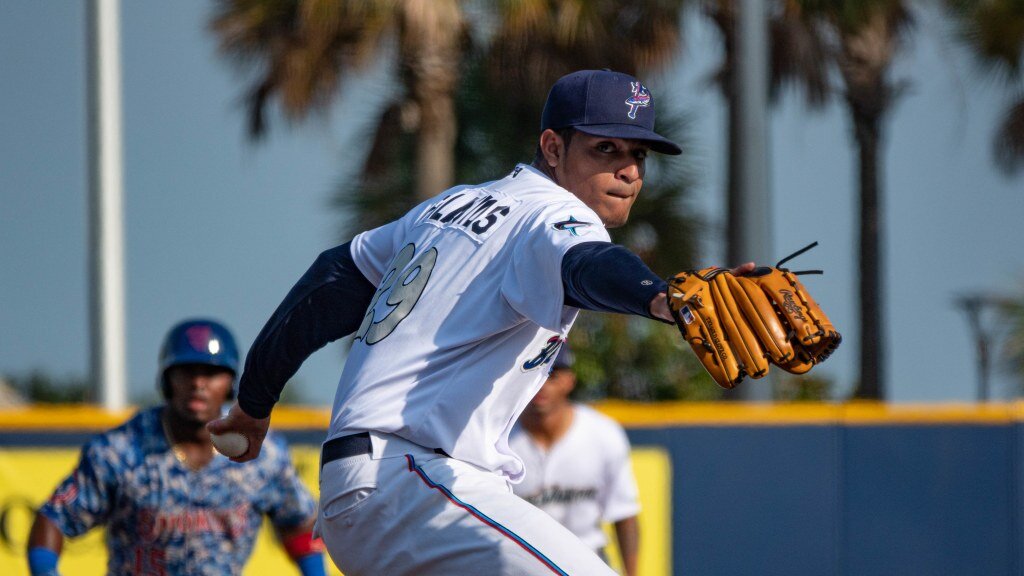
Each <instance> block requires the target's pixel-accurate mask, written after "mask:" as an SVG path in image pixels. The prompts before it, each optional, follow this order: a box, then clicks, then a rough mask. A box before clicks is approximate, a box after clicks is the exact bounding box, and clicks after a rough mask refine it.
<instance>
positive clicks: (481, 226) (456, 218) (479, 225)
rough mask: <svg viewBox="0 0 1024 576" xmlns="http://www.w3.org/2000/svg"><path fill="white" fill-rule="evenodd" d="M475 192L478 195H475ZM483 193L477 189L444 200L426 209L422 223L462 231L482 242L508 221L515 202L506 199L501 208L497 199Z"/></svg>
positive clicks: (452, 195) (446, 197)
mask: <svg viewBox="0 0 1024 576" xmlns="http://www.w3.org/2000/svg"><path fill="white" fill-rule="evenodd" d="M473 192H477V193H478V194H476V195H474V194H473ZM480 193H481V190H479V189H475V190H470V191H465V192H458V193H455V194H451V195H449V196H445V197H444V198H442V199H441V200H440V201H439V202H438V203H437V204H434V205H433V206H431V207H430V208H428V209H427V212H426V213H425V214H424V216H423V220H422V221H423V222H429V223H431V224H435V225H437V226H440V227H442V228H445V227H457V228H461V229H462V230H464V231H466V232H469V233H470V235H471V236H474V237H476V238H477V240H479V241H483V240H484V239H485V238H486V237H487V236H488V232H490V231H492V230H493V229H495V228H497V227H498V226H499V225H500V224H499V222H503V221H504V220H505V219H506V217H507V216H508V215H509V212H511V211H512V207H513V204H514V203H516V202H515V201H514V200H513V199H511V198H503V199H502V200H504V202H502V203H501V204H499V203H498V198H495V197H494V196H493V195H491V194H487V195H479V194H480Z"/></svg>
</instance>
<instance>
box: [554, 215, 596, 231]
mask: <svg viewBox="0 0 1024 576" xmlns="http://www.w3.org/2000/svg"><path fill="white" fill-rule="evenodd" d="M588 226H593V224H592V223H591V222H583V221H581V220H577V219H576V217H575V216H572V215H570V216H569V219H568V220H562V221H561V222H555V223H554V224H553V225H552V226H551V227H552V228H554V229H555V230H562V231H568V232H569V234H572V235H573V236H579V235H580V229H583V228H587V227H588Z"/></svg>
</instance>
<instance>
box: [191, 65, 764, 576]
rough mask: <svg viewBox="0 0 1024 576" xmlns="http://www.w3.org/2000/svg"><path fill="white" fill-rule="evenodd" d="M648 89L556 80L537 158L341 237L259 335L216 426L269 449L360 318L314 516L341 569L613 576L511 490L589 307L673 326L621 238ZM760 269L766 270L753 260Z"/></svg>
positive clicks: (590, 74) (640, 157) (641, 169)
mask: <svg viewBox="0 0 1024 576" xmlns="http://www.w3.org/2000/svg"><path fill="white" fill-rule="evenodd" d="M653 128H654V100H653V98H652V97H651V94H650V92H649V91H648V90H647V88H646V87H644V86H643V84H641V83H640V81H639V80H637V79H636V78H633V77H632V76H629V75H626V74H620V73H616V72H610V71H595V70H586V71H580V72H576V73H573V74H569V75H567V76H565V77H563V78H561V79H559V80H558V82H556V83H555V85H554V86H553V87H552V89H551V92H550V93H549V95H548V99H547V102H546V103H545V108H544V114H543V117H542V119H541V133H540V137H539V141H538V150H537V153H536V158H535V160H534V162H533V164H531V165H526V164H520V165H518V166H516V167H515V168H514V169H513V170H512V171H511V172H510V173H509V174H508V175H507V176H505V177H504V178H501V179H499V180H496V181H494V182H488V183H486V184H481V185H477V186H458V187H456V188H453V189H450V190H448V191H446V192H444V193H442V194H441V195H440V196H438V197H437V198H434V199H432V200H429V201H427V202H424V203H423V204H421V205H419V206H417V207H415V208H413V209H412V210H411V211H409V213H407V214H406V215H405V216H403V217H402V218H400V219H398V220H395V221H393V222H391V223H389V224H386V225H384V226H382V227H380V228H376V229H374V230H370V231H367V232H363V233H362V234H359V235H357V236H356V237H355V238H353V240H352V241H351V242H350V243H347V244H343V245H341V246H338V247H337V248H333V249H331V250H327V251H325V252H324V253H322V254H321V255H320V257H319V258H317V260H316V261H315V262H314V263H313V265H312V267H310V269H309V270H308V271H307V272H306V274H305V275H304V276H303V277H302V278H301V279H300V280H299V282H298V283H297V284H296V285H295V287H294V288H293V289H292V291H291V292H290V293H289V294H288V295H287V296H286V298H285V300H284V302H282V304H281V305H280V306H279V307H278V309H277V310H276V311H275V312H274V314H273V316H271V318H270V320H269V321H268V322H267V324H266V325H265V326H264V328H263V331H261V333H260V335H259V336H258V337H257V339H256V341H255V342H254V343H253V346H252V348H251V349H250V351H249V355H248V356H247V358H246V366H245V371H244V373H243V374H242V378H241V383H240V392H239V398H238V402H237V404H235V406H233V407H232V408H231V410H230V411H229V413H228V415H227V417H225V418H224V419H221V420H218V421H215V422H211V423H210V425H209V428H210V430H211V432H214V433H217V434H223V433H226V432H229V431H234V432H239V433H241V434H243V435H245V436H247V437H248V439H249V450H248V452H246V453H245V454H243V455H242V456H240V457H238V458H236V459H235V460H237V461H245V460H248V459H251V458H255V457H256V456H257V455H258V454H259V453H260V446H261V444H262V442H263V438H264V435H265V434H266V432H267V429H268V428H269V425H270V414H271V411H272V409H273V406H274V404H275V403H276V402H277V400H278V398H279V397H280V393H281V390H282V388H283V387H284V385H285V383H286V382H287V381H288V379H289V378H290V377H291V376H292V375H293V374H294V373H295V371H297V370H298V368H299V366H300V365H301V364H302V362H303V361H304V360H305V359H306V358H307V357H308V356H309V355H310V354H312V353H313V352H314V351H316V350H317V349H319V348H320V347H322V346H324V345H325V344H326V343H327V342H330V341H332V340H336V339H338V338H341V337H343V336H345V335H347V334H351V333H353V332H355V342H354V344H353V346H352V349H351V350H350V352H349V356H348V359H347V360H346V362H345V369H344V371H343V373H342V376H341V381H340V382H339V384H338V390H337V393H336V396H335V401H334V409H333V413H332V417H331V426H330V430H329V431H328V440H327V442H325V443H324V446H323V449H322V456H321V472H320V497H321V501H320V512H319V516H318V526H319V529H320V531H321V533H322V534H323V538H324V543H325V545H326V546H327V549H328V551H329V552H330V554H331V557H332V558H333V559H334V561H335V563H336V564H338V567H339V568H341V569H342V571H343V572H345V574H346V575H347V576H359V575H363V574H366V575H371V574H372V575H377V574H388V575H389V576H399V575H403V574H409V575H413V574H415V575H427V574H460V573H461V574H495V575H501V574H517V575H522V574H552V573H554V574H586V575H587V576H591V575H601V574H613V572H612V571H611V570H610V569H609V568H608V566H607V565H606V564H605V563H604V562H603V561H602V560H601V559H600V558H599V557H598V556H597V555H596V554H595V553H594V552H593V550H591V549H590V548H589V547H588V546H587V545H586V544H584V543H583V542H582V541H580V540H579V538H578V537H576V536H575V535H573V534H572V532H570V531H569V530H568V529H566V528H565V527H563V526H562V525H560V524H558V522H556V521H555V520H554V519H552V518H551V517H550V516H548V515H547V514H545V513H544V512H542V511H540V510H539V509H537V508H536V507H534V506H532V505H530V504H529V503H527V502H526V501H525V500H523V499H521V498H519V497H517V496H515V495H514V494H512V492H511V489H510V487H509V483H510V482H517V481H518V480H519V479H520V478H521V477H522V475H523V463H522V461H521V460H520V459H519V458H518V457H517V456H516V455H515V454H514V453H513V452H512V451H511V450H510V449H509V447H508V433H509V431H510V430H511V428H512V425H513V423H514V422H515V421H516V418H517V417H518V416H519V414H520V413H521V412H522V410H523V409H524V408H525V407H526V404H527V403H528V402H529V400H530V398H532V397H533V396H534V395H535V394H536V392H537V390H538V389H539V388H540V387H541V385H542V384H543V383H544V380H545V377H546V375H547V372H548V370H547V365H548V364H549V363H550V362H551V359H552V358H553V357H554V355H555V353H557V351H558V348H559V346H560V345H561V344H562V342H564V341H565V338H566V335H567V334H568V331H569V329H570V328H571V327H572V324H573V322H574V321H575V319H576V316H577V314H578V312H579V309H580V308H586V309H591V310H602V311H609V312H620V313H626V314H636V315H640V316H644V317H648V318H657V319H660V320H663V321H666V322H671V321H672V316H671V314H670V312H669V310H668V306H667V304H666V300H665V289H666V284H665V282H664V281H663V280H661V279H660V277H659V276H658V275H657V274H655V273H654V272H652V271H651V270H650V269H649V268H647V266H646V265H644V264H643V262H641V261H640V259H639V258H638V257H637V256H636V255H634V254H632V253H631V252H629V251H628V250H626V249H625V248H623V247H621V246H618V245H615V244H612V243H611V242H610V238H609V236H608V232H607V231H606V230H605V228H613V227H616V226H621V225H623V224H624V223H625V222H626V220H627V218H628V216H629V211H630V208H631V207H632V205H633V203H634V202H635V201H636V197H637V195H638V194H639V193H640V188H641V187H642V185H643V178H644V173H645V159H646V157H647V154H648V151H650V150H654V151H656V152H663V153H667V154H679V153H680V148H679V146H677V145H676V144H674V143H673V142H671V141H669V140H667V139H666V138H664V137H662V136H660V135H658V134H657V133H655V132H654V129H653ZM749 268H752V265H750V266H749V267H748V269H749Z"/></svg>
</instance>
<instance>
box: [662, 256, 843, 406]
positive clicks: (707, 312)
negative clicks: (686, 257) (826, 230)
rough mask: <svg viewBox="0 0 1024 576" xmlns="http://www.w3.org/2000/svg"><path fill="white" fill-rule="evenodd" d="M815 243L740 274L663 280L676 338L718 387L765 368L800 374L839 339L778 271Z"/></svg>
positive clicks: (798, 286)
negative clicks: (680, 338)
mask: <svg viewBox="0 0 1024 576" xmlns="http://www.w3.org/2000/svg"><path fill="white" fill-rule="evenodd" d="M816 245H817V242H815V243H813V244H811V245H810V246H807V247H806V248H803V249H802V250H799V251H797V252H796V253H794V254H792V255H790V256H788V257H786V258H783V259H782V260H780V261H779V263H778V264H776V265H775V267H767V266H762V267H760V268H757V269H755V270H754V271H753V272H751V273H750V274H748V275H745V276H734V275H733V274H732V273H731V272H729V271H728V270H726V269H724V268H705V269H703V270H700V271H698V272H693V271H689V272H683V273H681V274H678V275H676V276H675V277H674V278H672V279H670V280H669V282H668V285H669V287H668V304H669V309H670V310H671V311H672V315H673V317H674V318H675V320H676V325H677V326H678V327H679V331H680V332H681V333H682V335H683V338H684V339H685V340H686V341H687V342H688V343H689V344H690V346H691V347H692V348H693V351H694V352H695V353H696V354H697V358H698V359H699V360H700V362H701V364H703V365H704V367H705V368H706V369H707V371H708V373H709V374H711V377H712V378H713V379H714V380H715V382H717V383H718V385H719V386H722V387H723V388H732V387H733V386H735V385H736V384H739V383H740V382H741V381H742V380H743V378H744V377H746V376H750V377H751V378H760V377H762V376H764V375H765V374H767V373H768V365H769V362H770V363H771V364H775V365H777V366H779V367H780V368H782V369H783V370H786V371H788V372H792V373H794V374H803V373H805V372H807V371H809V370H810V369H811V368H813V367H814V366H815V365H816V364H819V363H821V362H823V361H824V360H825V359H826V358H828V357H829V355H831V354H832V352H833V351H835V349H836V348H837V347H838V346H839V343H840V342H841V341H842V337H841V336H840V334H839V332H838V331H837V330H836V329H835V327H834V326H833V325H832V323H831V321H829V319H828V316H826V315H825V312H824V311H823V310H822V309H821V307H820V306H818V304H817V303H816V302H815V301H814V299H813V298H811V296H810V294H808V292H807V289H806V288H804V286H803V284H802V283H801V282H800V280H798V279H797V275H800V274H821V271H820V270H807V271H802V272H792V271H790V270H789V269H787V268H783V267H782V265H783V264H785V263H786V262H787V261H789V260H790V259H792V258H794V257H796V256H798V255H800V254H802V253H804V252H806V251H807V250H810V249H811V248H813V247H814V246H816Z"/></svg>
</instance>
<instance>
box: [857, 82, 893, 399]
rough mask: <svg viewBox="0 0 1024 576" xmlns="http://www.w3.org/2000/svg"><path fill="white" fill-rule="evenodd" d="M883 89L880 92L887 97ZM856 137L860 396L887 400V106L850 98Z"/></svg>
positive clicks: (858, 394) (858, 392) (858, 396)
mask: <svg viewBox="0 0 1024 576" xmlns="http://www.w3.org/2000/svg"><path fill="white" fill-rule="evenodd" d="M883 91H884V89H882V90H879V92H876V94H878V93H882V92H883ZM850 110H851V116H852V117H853V125H854V136H855V138H856V140H857V147H858V149H859V152H860V257H859V264H860V381H859V384H858V386H857V390H856V391H855V393H854V396H855V397H856V398H863V399H874V400H880V399H882V398H884V397H885V357H884V355H883V350H884V347H883V346H882V340H883V337H884V330H883V326H882V310H883V307H884V303H883V301H882V270H883V262H882V250H881V247H882V231H883V220H882V184H881V170H882V167H881V157H880V155H879V151H880V148H881V142H882V134H881V125H882V118H881V116H882V112H883V111H884V107H882V106H864V105H863V104H862V103H857V102H854V101H853V99H852V98H851V99H850Z"/></svg>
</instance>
